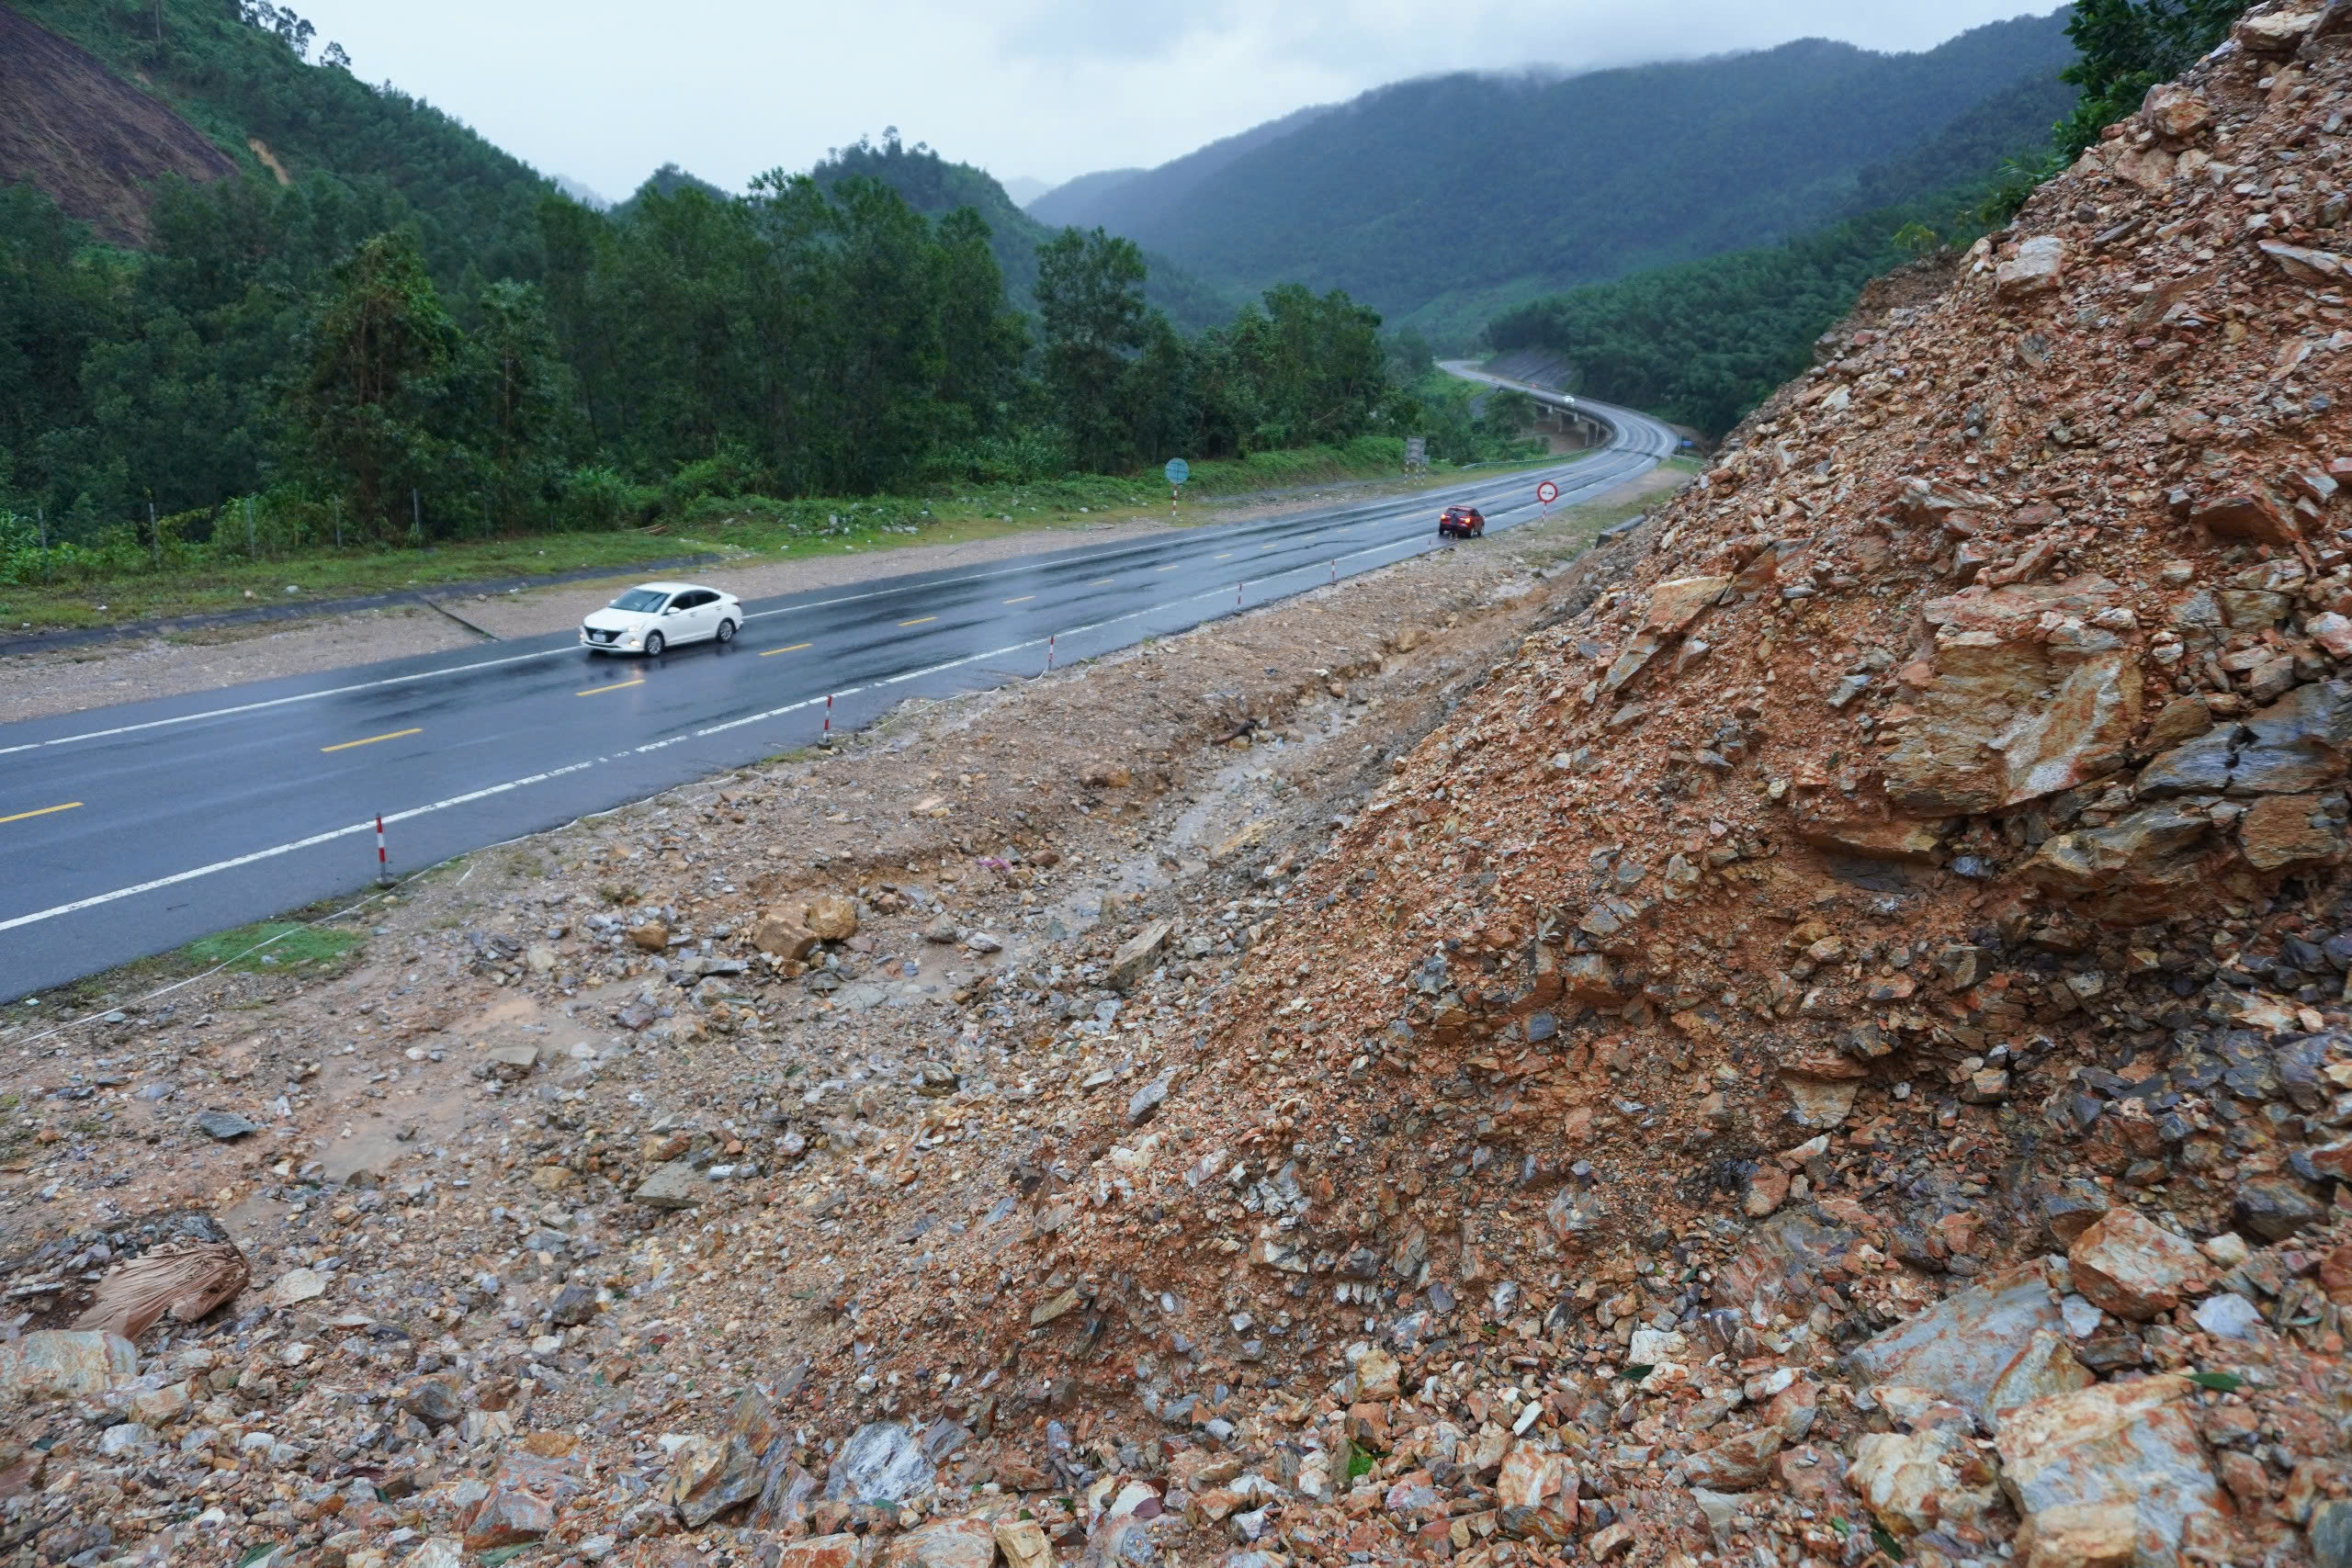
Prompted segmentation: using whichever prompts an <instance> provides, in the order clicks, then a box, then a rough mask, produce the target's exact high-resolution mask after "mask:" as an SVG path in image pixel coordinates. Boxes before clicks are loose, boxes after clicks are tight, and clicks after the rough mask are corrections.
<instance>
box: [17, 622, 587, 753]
mask: <svg viewBox="0 0 2352 1568" xmlns="http://www.w3.org/2000/svg"><path fill="white" fill-rule="evenodd" d="M571 651H572V649H571V646H570V645H566V646H565V647H562V648H550V649H545V650H544V651H542V652H538V653H516V654H511V655H509V656H508V657H506V658H504V659H484V660H479V661H478V662H476V663H472V664H454V665H451V666H450V667H449V668H448V669H447V670H420V671H417V672H416V673H415V674H413V675H388V676H386V677H385V678H384V679H382V680H380V681H362V682H358V683H357V684H356V685H351V686H334V687H330V688H329V689H328V690H326V691H323V692H297V693H296V694H294V695H292V696H290V697H272V698H270V699H269V700H268V701H267V702H260V703H239V704H238V705H236V706H234V707H226V708H207V709H206V710H205V711H204V712H202V713H184V714H182V715H180V716H178V717H177V718H151V719H148V720H147V721H146V722H145V723H143V724H119V725H117V726H115V727H114V728H112V729H87V730H84V731H83V732H82V733H81V734H79V735H61V736H58V737H57V738H56V739H53V740H28V741H26V742H24V743H23V744H21V745H17V746H0V757H6V756H7V755H8V754H9V753H11V752H14V751H38V750H40V749H41V748H42V747H44V746H69V745H71V744H73V743H74V741H76V740H104V739H107V738H109V737H111V736H116V735H135V734H137V733H138V732H139V731H141V730H142V729H162V728H164V727H165V726H167V725H174V724H194V723H195V722H196V721H197V720H198V719H200V718H228V717H230V716H233V715H236V714H241V713H259V712H260V711H261V710H262V709H264V708H278V707H284V706H285V705H287V704H288V703H308V702H315V701H317V700H318V699H319V698H321V697H341V696H347V695H349V694H351V693H353V692H373V691H377V690H379V689H380V688H382V687H385V686H405V685H408V684H410V683H411V682H417V681H430V680H433V679H435V677H437V676H442V675H463V674H465V673H467V672H468V671H474V670H495V669H497V668H498V667H499V666H500V665H502V664H526V663H528V662H529V661H530V660H534V659H552V658H554V657H555V656H556V655H557V654H559V653H570V652H571Z"/></svg>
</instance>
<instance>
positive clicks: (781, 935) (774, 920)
mask: <svg viewBox="0 0 2352 1568" xmlns="http://www.w3.org/2000/svg"><path fill="white" fill-rule="evenodd" d="M801 914H802V911H800V910H798V909H794V908H785V907H784V906H781V905H779V906H778V907H776V908H773V909H770V910H769V911H768V912H767V913H766V914H764V915H762V916H761V917H760V921H759V924H757V925H755V926H753V927H752V946H753V947H756V948H758V949H759V950H760V951H761V952H762V953H766V954H767V955H768V956H769V957H771V958H784V959H790V960H792V961H794V962H796V963H797V962H798V961H799V960H801V959H803V958H806V957H808V956H809V954H810V953H814V952H816V951H817V942H818V936H817V933H816V932H815V931H810V930H809V925H808V922H807V921H806V920H804V919H802V918H801Z"/></svg>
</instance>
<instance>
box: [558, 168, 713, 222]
mask: <svg viewBox="0 0 2352 1568" xmlns="http://www.w3.org/2000/svg"><path fill="white" fill-rule="evenodd" d="M682 190H698V191H700V192H702V194H703V195H705V196H707V197H710V199H711V200H713V201H732V200H734V199H735V197H734V194H733V193H732V192H730V191H725V190H721V189H719V188H718V186H715V185H713V184H711V183H710V182H709V181H708V180H707V179H704V178H703V177H702V176H701V175H692V174H688V173H687V172H686V171H685V170H684V169H682V168H680V167H678V165H677V164H662V166H661V167H660V168H658V169H656V170H654V171H653V172H652V173H651V174H650V175H646V176H645V178H644V180H643V181H642V182H641V183H640V184H639V186H638V187H637V188H636V189H635V190H633V191H631V192H629V193H628V200H626V201H624V202H622V203H620V204H619V205H618V206H616V207H614V208H612V209H610V210H611V212H612V215H613V216H614V217H616V218H627V217H628V216H629V215H630V214H632V213H634V212H635V211H636V210H637V204H638V203H639V201H641V200H643V199H644V198H645V197H648V196H675V195H677V194H678V193H679V192H680V191H682ZM565 194H566V195H571V193H570V192H569V191H567V192H566V193H565ZM574 199H575V200H577V199H578V198H577V197H574ZM582 205H583V206H590V207H593V206H594V205H595V204H594V202H586V203H582Z"/></svg>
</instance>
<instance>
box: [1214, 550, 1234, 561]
mask: <svg viewBox="0 0 2352 1568" xmlns="http://www.w3.org/2000/svg"><path fill="white" fill-rule="evenodd" d="M1232 558H1233V552H1232V551H1231V550H1227V551H1226V552H1225V553H1224V554H1223V555H1221V556H1218V557H1216V559H1218V560H1231V559H1232Z"/></svg>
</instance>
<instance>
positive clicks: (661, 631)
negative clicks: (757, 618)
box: [580, 582, 743, 654]
mask: <svg viewBox="0 0 2352 1568" xmlns="http://www.w3.org/2000/svg"><path fill="white" fill-rule="evenodd" d="M742 624H743V603H742V601H741V600H740V599H738V598H736V597H735V595H733V594H732V593H721V592H719V591H718V589H716V588H703V587H700V586H697V585H696V584H695V583H692V582H640V583H639V584H638V585H637V586H636V587H635V588H632V589H630V590H629V591H628V592H626V593H624V594H622V595H621V596H620V597H619V598H617V599H616V600H614V601H613V602H612V603H611V604H607V605H605V607H604V608H603V609H601V610H599V611H597V612H596V613H595V614H594V615H590V616H589V617H588V618H587V619H586V620H584V621H582V622H581V623H580V646H581V647H582V648H584V649H587V650H588V651H589V652H591V653H645V654H656V653H660V652H661V651H662V649H665V648H672V647H674V646H676V645H677V644H679V643H682V642H701V641H704V640H706V639H707V640H709V641H713V642H720V643H729V642H733V641H734V640H735V633H736V631H737V629H738V628H739V627H741V626H742Z"/></svg>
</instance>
